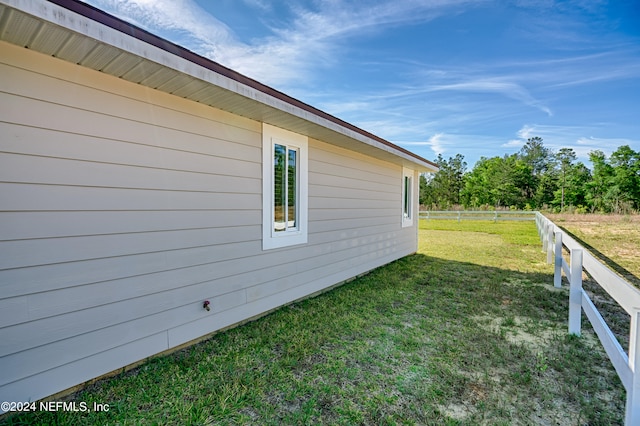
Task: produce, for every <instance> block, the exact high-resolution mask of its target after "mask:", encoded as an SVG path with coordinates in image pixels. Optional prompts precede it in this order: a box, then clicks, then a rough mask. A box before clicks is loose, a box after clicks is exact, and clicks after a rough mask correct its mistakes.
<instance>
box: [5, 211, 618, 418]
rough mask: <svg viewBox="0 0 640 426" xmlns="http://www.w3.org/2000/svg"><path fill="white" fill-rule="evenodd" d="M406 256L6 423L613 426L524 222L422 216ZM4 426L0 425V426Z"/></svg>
mask: <svg viewBox="0 0 640 426" xmlns="http://www.w3.org/2000/svg"><path fill="white" fill-rule="evenodd" d="M420 241H421V243H420V249H419V252H418V253H417V254H415V255H413V256H408V257H406V258H404V259H401V260H399V261H396V262H394V263H392V264H390V265H387V266H385V267H382V268H379V269H377V270H375V271H372V272H371V273H370V274H368V275H366V276H364V277H361V278H359V279H357V280H354V281H352V282H350V283H348V284H346V285H344V286H342V287H339V288H337V289H334V290H332V291H330V292H328V293H325V294H323V295H321V296H318V297H315V298H313V299H308V300H305V301H302V302H299V303H296V304H294V305H291V306H288V307H285V308H283V309H280V310H278V311H276V312H274V313H272V314H270V315H268V316H266V317H264V318H262V319H260V320H257V321H254V322H251V323H249V324H246V325H243V326H241V327H238V328H235V329H232V330H228V331H226V332H223V333H219V334H217V335H215V336H213V337H212V338H211V339H209V340H207V341H205V342H202V343H200V344H198V345H195V346H192V347H190V348H187V349H185V350H182V351H179V352H176V353H174V354H172V355H169V356H164V357H159V358H155V359H152V360H150V361H149V362H147V363H145V364H144V365H142V366H141V367H139V368H137V369H135V370H132V371H130V372H127V373H123V374H122V375H120V376H118V377H115V378H113V379H109V380H104V381H101V382H98V383H97V384H95V385H93V386H91V387H90V388H88V389H86V390H85V391H83V392H81V393H78V394H76V395H74V397H73V398H74V400H75V401H78V402H86V403H87V404H89V405H91V404H92V403H93V402H99V403H106V404H109V406H110V409H109V411H108V412H106V413H64V412H58V413H43V412H39V413H29V414H24V415H19V416H13V417H9V418H5V419H4V420H5V422H6V424H47V425H55V424H60V425H68V424H88V425H89V424H90V425H94V424H176V425H184V424H198V425H199V424H222V425H227V424H229V425H231V424H259V425H263V424H266V425H280V424H296V425H297V424H309V425H315V424H331V425H334V424H343V425H354V424H376V425H378V424H388V425H393V424H401V425H405V424H407V425H412V424H416V425H442V424H445V425H446V424H449V425H477V424H487V425H514V424H515V425H532V424H560V425H565V424H566V425H579V424H580V425H581V424H590V425H608V424H622V419H623V414H624V402H625V395H624V391H623V387H622V385H621V383H620V381H619V380H618V378H617V376H616V374H615V372H614V370H613V368H612V367H611V365H610V363H609V361H608V359H607V358H606V356H605V355H604V352H603V350H602V349H601V347H600V345H599V343H598V342H597V341H596V340H595V339H594V338H593V335H592V334H591V333H590V332H589V328H587V327H585V329H586V333H585V336H584V337H582V338H576V337H568V336H567V335H566V327H567V326H566V323H567V298H568V296H567V291H566V289H563V290H560V291H558V290H554V289H553V287H552V267H551V266H549V265H546V263H545V262H544V261H545V259H546V257H545V255H544V254H543V253H541V249H540V244H539V240H538V236H537V233H536V230H535V225H534V224H533V222H524V223H523V222H517V223H510V222H499V223H496V224H494V223H492V222H462V223H457V222H454V221H451V222H449V221H430V222H422V223H421V225H420ZM1 422H2V421H0V423H1Z"/></svg>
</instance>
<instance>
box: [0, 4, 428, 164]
mask: <svg viewBox="0 0 640 426" xmlns="http://www.w3.org/2000/svg"><path fill="white" fill-rule="evenodd" d="M0 4H4V5H6V6H8V7H6V6H5V7H0V12H1V16H2V18H0V26H2V27H0V34H1V35H2V37H1V38H2V40H5V41H8V42H11V43H14V44H18V45H22V46H25V47H27V48H29V49H32V50H35V51H39V52H41V53H45V54H49V55H52V56H56V57H58V58H60V59H63V60H66V61H70V62H74V63H78V64H79V65H82V66H85V67H88V68H92V69H95V70H98V71H101V72H104V73H107V74H110V75H114V76H116V77H119V78H122V79H125V80H128V81H131V82H134V83H138V84H141V85H145V86H148V87H151V88H153V89H158V90H162V91H165V92H168V93H171V94H173V95H176V96H180V97H183V98H187V99H190V100H193V101H196V102H200V103H204V104H207V105H210V106H212V107H215V108H219V109H223V110H226V111H229V112H232V113H235V114H238V115H242V116H245V117H248V118H251V119H254V120H258V121H262V122H265V123H268V124H272V125H275V126H278V127H282V128H285V129H288V130H291V131H294V132H298V133H303V134H306V135H308V136H309V137H312V138H316V139H319V140H323V141H326V142H330V143H333V144H335V145H338V146H342V147H345V148H348V149H352V150H355V151H359V152H363V153H365V154H368V155H371V156H373V157H375V158H381V159H385V160H389V161H392V162H394V163H398V164H402V165H403V166H410V167H413V168H414V169H416V170H418V171H421V172H435V171H437V170H438V168H437V166H436V164H435V163H433V162H431V161H429V160H426V159H424V158H422V157H420V156H418V155H416V154H414V153H413V152H411V151H408V150H406V149H404V148H402V147H399V146H397V145H395V144H393V143H391V142H389V141H387V140H385V139H383V138H380V137H378V136H376V135H373V134H371V133H369V132H367V131H365V130H363V129H360V128H359V127H357V126H354V125H352V124H350V123H347V122H345V121H344V120H341V119H339V118H337V117H335V116H332V115H330V114H328V113H326V112H324V111H321V110H319V109H317V108H315V107H312V106H310V105H308V104H306V103H304V102H301V101H299V100H297V99H295V98H292V97H290V96H288V95H286V94H284V93H282V92H279V91H277V90H275V89H273V88H271V87H269V86H266V85H264V84H262V83H260V82H258V81H256V80H253V79H251V78H249V77H247V76H244V75H242V74H240V73H238V72H236V71H233V70H231V69H229V68H226V67H224V66H222V65H220V64H218V63H216V62H214V61H211V60H209V59H207V58H205V57H203V56H200V55H198V54H196V53H194V52H191V51H189V50H187V49H185V48H183V47H181V46H178V45H176V44H174V43H171V42H169V41H167V40H165V39H162V38H160V37H158V36H156V35H154V34H151V33H149V32H148V31H145V30H143V29H141V28H138V27H136V26H134V25H132V24H129V23H127V22H125V21H123V20H121V19H119V18H116V17H114V16H112V15H109V14H107V13H106V12H104V11H102V10H100V9H96V8H95V7H93V6H90V5H88V4H86V3H82V2H78V1H75V0H48V1H42V0H0ZM7 14H9V16H8V17H7ZM14 14H15V15H14ZM9 18H12V19H9ZM12 21H14V22H12ZM7 27H10V28H7ZM56 40H58V42H56ZM69 46H77V47H75V48H70V47H69ZM96 52H98V53H96ZM105 61H106V63H105Z"/></svg>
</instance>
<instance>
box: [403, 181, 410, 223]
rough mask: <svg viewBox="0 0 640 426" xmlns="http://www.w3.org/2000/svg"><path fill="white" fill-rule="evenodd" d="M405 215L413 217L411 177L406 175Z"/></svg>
mask: <svg viewBox="0 0 640 426" xmlns="http://www.w3.org/2000/svg"><path fill="white" fill-rule="evenodd" d="M403 213H404V217H406V218H409V217H411V177H409V176H405V177H404V208H403Z"/></svg>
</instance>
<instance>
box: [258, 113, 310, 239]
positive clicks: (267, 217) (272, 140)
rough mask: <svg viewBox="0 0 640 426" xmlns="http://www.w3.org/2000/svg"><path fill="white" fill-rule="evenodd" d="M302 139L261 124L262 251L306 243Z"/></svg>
mask: <svg viewBox="0 0 640 426" xmlns="http://www.w3.org/2000/svg"><path fill="white" fill-rule="evenodd" d="M307 149H308V139H307V137H306V136H303V135H300V134H298V133H293V132H290V131H288V130H284V129H280V128H278V127H274V126H271V125H269V124H264V123H263V124H262V249H263V250H268V249H272V248H278V247H286V246H289V245H294V244H304V243H306V242H307V209H308V207H307V198H308V196H307V175H308V170H307V165H308V157H307Z"/></svg>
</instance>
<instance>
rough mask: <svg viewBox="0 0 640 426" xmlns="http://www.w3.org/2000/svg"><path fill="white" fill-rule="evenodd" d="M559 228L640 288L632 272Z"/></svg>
mask: <svg viewBox="0 0 640 426" xmlns="http://www.w3.org/2000/svg"><path fill="white" fill-rule="evenodd" d="M558 226H559V225H558ZM559 227H560V229H562V230H563V231H564V232H566V233H567V234H568V235H569V236H570V237H571V238H573V239H574V240H576V241H577V242H578V243H579V244H580V245H581V246H582V247H584V248H586V249H587V250H589V252H590V253H591V254H593V255H594V256H595V257H596V258H598V259H599V260H600V261H601V262H602V263H604V264H605V265H607V266H608V267H609V268H611V269H613V270H614V271H615V272H617V273H618V274H619V275H620V276H622V277H623V278H624V279H626V280H627V281H629V282H630V283H631V284H633V285H634V286H636V287H640V278H638V277H636V276H635V275H634V274H633V273H632V272H631V271H629V270H628V269H626V268H625V267H624V266H622V265H620V264H618V263H616V262H615V261H614V260H613V259H611V258H610V257H608V256H607V255H605V254H604V253H602V252H601V251H600V250H598V249H597V248H595V247H593V246H592V245H591V244H589V243H588V242H586V241H584V240H583V239H582V238H580V237H578V236H577V235H576V234H574V233H572V232H571V231H569V230H568V229H567V228H565V227H563V226H559Z"/></svg>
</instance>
